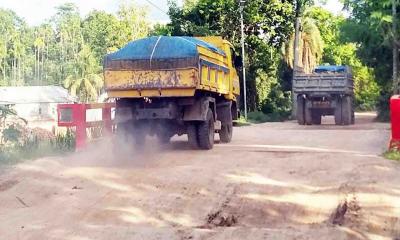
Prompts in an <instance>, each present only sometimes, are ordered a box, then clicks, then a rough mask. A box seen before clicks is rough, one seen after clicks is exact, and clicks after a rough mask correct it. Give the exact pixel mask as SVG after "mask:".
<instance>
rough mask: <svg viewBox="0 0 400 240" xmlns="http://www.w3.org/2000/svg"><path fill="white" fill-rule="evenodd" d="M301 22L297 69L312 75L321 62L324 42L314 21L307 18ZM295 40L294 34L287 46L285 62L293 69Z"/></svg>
mask: <svg viewBox="0 0 400 240" xmlns="http://www.w3.org/2000/svg"><path fill="white" fill-rule="evenodd" d="M301 22H302V29H301V31H300V32H299V47H298V53H297V54H298V61H297V67H298V68H299V69H302V71H304V72H306V73H311V72H312V71H313V70H314V69H315V67H316V66H317V65H318V64H320V62H321V59H322V56H323V55H322V54H323V50H324V47H323V46H324V42H323V40H322V38H321V33H320V31H319V29H318V27H317V25H316V24H315V21H314V19H312V18H309V17H305V18H303V19H302V21H301ZM295 38H296V37H295V34H293V35H292V36H291V38H290V40H289V42H287V44H286V46H285V54H284V56H285V61H286V62H287V64H288V65H289V66H290V67H291V68H293V67H294V66H293V64H294V52H295V51H294V45H295V44H294V41H295Z"/></svg>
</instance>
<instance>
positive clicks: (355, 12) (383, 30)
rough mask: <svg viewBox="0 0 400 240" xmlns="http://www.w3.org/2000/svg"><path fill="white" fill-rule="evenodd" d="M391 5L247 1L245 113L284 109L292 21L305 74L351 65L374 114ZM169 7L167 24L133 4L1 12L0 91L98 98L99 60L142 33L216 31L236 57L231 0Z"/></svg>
mask: <svg viewBox="0 0 400 240" xmlns="http://www.w3.org/2000/svg"><path fill="white" fill-rule="evenodd" d="M391 1H392V0H390V1H389V0H345V1H344V2H345V3H346V6H347V7H348V9H349V10H350V12H351V15H350V17H349V18H345V17H342V16H334V15H332V14H331V13H330V12H328V11H327V10H324V9H322V8H319V7H313V6H312V4H313V2H314V1H310V0H273V1H263V0H252V1H246V3H245V4H244V6H243V9H244V26H245V28H244V32H245V36H246V37H245V48H246V53H247V55H246V67H247V70H248V71H247V76H246V77H247V86H248V89H247V91H248V92H247V93H248V94H247V96H248V99H247V100H248V104H249V109H250V110H251V111H262V112H264V113H266V114H272V113H273V114H275V115H276V114H278V115H279V116H287V113H288V112H289V111H290V109H291V103H290V97H291V96H290V95H291V93H290V90H291V77H292V70H291V68H292V65H293V64H292V63H293V53H294V50H293V40H294V32H295V31H294V25H295V24H294V23H295V19H296V17H298V19H299V20H300V23H301V27H300V28H299V30H300V34H299V36H300V59H299V61H300V63H299V64H300V65H301V66H302V67H303V68H304V69H307V70H308V71H311V70H312V68H313V67H314V66H315V65H318V64H336V65H349V66H351V67H352V68H353V71H354V78H355V80H356V81H355V83H356V84H355V86H356V102H357V106H358V108H359V109H373V108H374V106H375V104H376V101H377V98H378V97H379V96H381V98H382V101H381V103H382V104H380V105H381V106H387V96H389V95H388V93H390V92H391V90H392V84H391V83H392V81H391V73H392V71H391V67H392V49H391V47H392V42H393V41H392V40H393V38H394V37H393V36H394V35H395V34H394V33H393V31H391V25H392V23H393V21H392V18H391V15H390V13H391V12H390V9H391V4H390V3H391ZM169 6H170V7H169V15H170V19H171V22H170V23H169V24H167V25H163V24H155V25H152V24H150V22H149V21H148V20H147V15H146V9H145V8H143V7H141V6H139V5H137V4H135V2H132V3H131V4H124V5H121V6H120V9H119V11H118V12H117V13H116V14H109V13H106V12H103V11H92V12H91V13H89V14H88V15H87V16H86V17H84V18H82V17H81V16H80V14H79V10H78V9H77V7H76V6H75V5H73V4H64V5H61V6H59V7H58V8H57V13H56V14H55V15H54V16H53V17H52V18H50V19H49V20H48V21H46V22H45V23H43V24H41V25H40V26H35V27H31V26H28V25H27V24H26V23H25V21H24V20H23V19H22V18H20V17H19V16H17V15H16V14H15V13H14V12H12V11H10V10H4V9H0V86H20V85H61V86H64V87H66V88H68V89H69V90H70V91H71V93H73V94H76V95H78V96H79V97H80V99H81V100H82V101H93V100H96V98H97V97H98V95H99V94H100V93H101V91H102V87H103V79H102V74H101V69H102V60H103V56H104V55H105V54H107V53H109V52H112V51H115V50H117V49H118V48H121V47H122V46H123V45H125V44H126V43H127V42H129V41H131V40H134V39H138V38H141V37H145V36H148V35H188V36H205V35H221V36H223V37H224V38H226V39H228V40H229V41H231V42H232V43H233V45H234V47H235V49H236V52H237V54H238V53H240V52H241V51H240V47H241V46H240V7H239V6H240V5H239V4H238V1H237V0H186V1H184V5H183V6H182V7H179V6H178V5H177V4H176V3H175V1H173V0H171V1H170V4H169ZM382 96H383V97H382ZM381 109H384V108H382V107H381ZM382 112H384V111H382Z"/></svg>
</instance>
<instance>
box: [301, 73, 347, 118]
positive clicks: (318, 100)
mask: <svg viewBox="0 0 400 240" xmlns="http://www.w3.org/2000/svg"><path fill="white" fill-rule="evenodd" d="M293 91H294V93H295V95H296V96H297V121H298V123H299V124H300V125H319V124H321V118H322V116H328V115H334V116H335V124H336V125H351V124H354V122H355V119H354V82H353V76H352V72H351V69H350V67H347V66H320V67H317V68H316V69H315V70H314V71H313V73H311V74H305V73H295V76H294V79H293Z"/></svg>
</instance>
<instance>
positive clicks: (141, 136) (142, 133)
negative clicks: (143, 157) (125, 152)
mask: <svg viewBox="0 0 400 240" xmlns="http://www.w3.org/2000/svg"><path fill="white" fill-rule="evenodd" d="M145 128H146V124H145V123H144V122H142V121H135V122H134V125H133V127H132V130H130V133H129V134H131V135H132V138H133V142H134V144H135V148H136V149H138V150H142V147H143V146H144V145H146V135H147V131H146V129H145Z"/></svg>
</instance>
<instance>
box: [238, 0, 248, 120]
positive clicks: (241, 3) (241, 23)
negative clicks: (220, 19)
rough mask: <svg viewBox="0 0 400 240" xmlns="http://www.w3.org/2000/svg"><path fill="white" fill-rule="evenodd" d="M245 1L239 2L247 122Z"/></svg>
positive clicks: (245, 116)
mask: <svg viewBox="0 0 400 240" xmlns="http://www.w3.org/2000/svg"><path fill="white" fill-rule="evenodd" d="M245 3H246V0H240V1H239V4H240V27H241V32H242V40H241V42H242V65H243V66H242V67H243V100H244V118H245V119H246V120H247V87H246V66H245V62H246V58H245V49H244V23H243V8H244V4H245Z"/></svg>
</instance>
